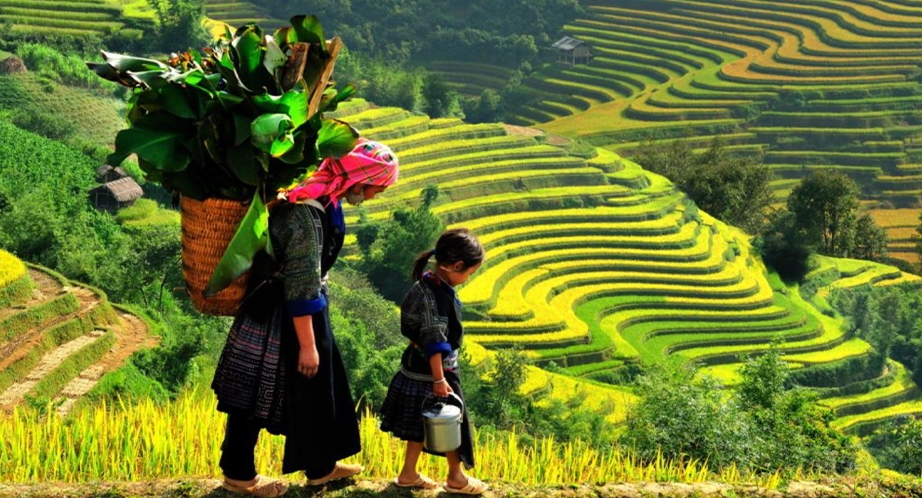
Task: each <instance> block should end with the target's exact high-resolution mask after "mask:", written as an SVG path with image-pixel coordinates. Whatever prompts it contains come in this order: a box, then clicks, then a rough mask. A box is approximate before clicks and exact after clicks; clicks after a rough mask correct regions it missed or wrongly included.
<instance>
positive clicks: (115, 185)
mask: <svg viewBox="0 0 922 498" xmlns="http://www.w3.org/2000/svg"><path fill="white" fill-rule="evenodd" d="M103 188H105V189H106V190H108V191H109V192H112V196H113V197H115V199H116V200H117V201H119V202H130V201H135V200H138V199H139V198H140V197H141V196H143V195H144V190H142V189H141V186H140V185H138V183H137V182H136V181H134V179H133V178H131V177H130V176H126V177H125V178H119V179H118V180H112V181H111V182H109V183H106V184H105V185H103Z"/></svg>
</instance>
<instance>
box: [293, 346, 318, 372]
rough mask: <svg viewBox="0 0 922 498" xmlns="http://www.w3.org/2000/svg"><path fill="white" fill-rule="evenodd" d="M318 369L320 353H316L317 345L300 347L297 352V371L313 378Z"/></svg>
mask: <svg viewBox="0 0 922 498" xmlns="http://www.w3.org/2000/svg"><path fill="white" fill-rule="evenodd" d="M319 369H320V355H319V354H318V353H317V347H316V346H314V345H313V344H311V345H310V346H308V347H302V348H301V352H300V353H298V373H300V374H301V375H303V376H305V377H307V378H308V379H311V378H313V377H314V376H315V375H317V370H319Z"/></svg>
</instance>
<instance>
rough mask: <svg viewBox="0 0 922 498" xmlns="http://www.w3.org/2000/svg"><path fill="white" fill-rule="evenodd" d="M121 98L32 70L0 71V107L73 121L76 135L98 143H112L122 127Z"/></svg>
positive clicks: (123, 124)
mask: <svg viewBox="0 0 922 498" xmlns="http://www.w3.org/2000/svg"><path fill="white" fill-rule="evenodd" d="M0 1H2V0H0ZM124 107H125V104H124V102H121V101H118V100H116V99H114V98H104V97H99V96H97V95H94V94H93V93H92V92H90V91H88V90H84V89H81V88H77V87H70V86H67V85H59V84H56V83H53V82H43V81H42V79H41V78H40V77H39V76H38V75H37V74H35V73H31V72H30V73H25V74H8V75H0V109H3V108H10V109H22V110H24V111H26V112H41V113H45V114H48V115H51V116H56V117H60V118H62V119H63V120H64V121H65V122H66V123H72V124H73V125H74V133H75V135H76V136H77V137H80V138H82V139H84V140H87V141H89V142H91V143H95V144H98V145H113V144H114V141H115V135H116V134H117V133H118V131H119V130H121V129H122V128H124V127H125V120H124V119H123V118H122V117H121V113H122V111H121V110H122V109H124Z"/></svg>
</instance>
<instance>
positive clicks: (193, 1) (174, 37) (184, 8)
mask: <svg viewBox="0 0 922 498" xmlns="http://www.w3.org/2000/svg"><path fill="white" fill-rule="evenodd" d="M150 3H151V5H152V6H153V7H154V9H155V10H156V11H157V17H158V18H159V20H160V27H159V32H158V34H159V38H160V40H159V50H160V51H162V52H167V53H169V52H184V51H186V50H189V49H196V50H197V49H199V48H201V47H204V46H206V45H208V43H209V42H210V41H211V35H210V34H209V33H208V30H207V29H206V28H205V26H204V25H203V24H202V21H203V20H204V18H205V0H151V2H150ZM148 51H150V49H149V48H148Z"/></svg>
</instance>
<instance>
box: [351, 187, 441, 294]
mask: <svg viewBox="0 0 922 498" xmlns="http://www.w3.org/2000/svg"><path fill="white" fill-rule="evenodd" d="M437 197H438V187H437V186H434V185H433V186H429V187H427V188H426V189H423V192H422V194H421V202H420V204H419V206H418V207H416V208H405V207H402V208H398V209H395V210H394V211H393V212H392V213H391V219H390V220H388V221H386V222H383V223H363V224H362V226H360V227H359V229H358V230H357V231H356V242H357V243H358V246H359V251H360V252H361V253H362V261H361V263H360V264H359V269H360V270H361V271H363V272H364V273H365V274H366V275H368V280H370V281H371V283H373V284H374V285H375V287H376V288H377V289H378V291H379V292H380V293H381V295H383V296H384V297H385V298H387V299H390V300H392V301H399V300H400V299H401V298H403V296H404V294H405V293H406V291H407V289H409V288H410V285H411V284H412V282H411V281H410V271H411V270H412V268H413V262H414V261H415V259H416V256H417V255H418V254H419V253H421V252H423V251H426V250H429V249H431V248H432V246H433V245H434V244H435V241H436V239H437V238H438V236H439V234H440V233H441V232H442V228H443V225H442V220H440V219H439V218H438V217H437V216H436V215H434V214H432V212H431V211H430V210H429V207H430V206H431V205H432V203H433V202H435V200H436V198H437Z"/></svg>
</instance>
